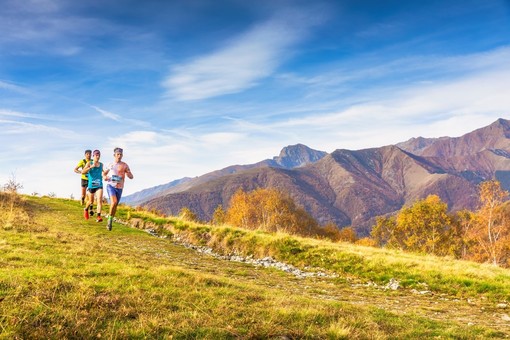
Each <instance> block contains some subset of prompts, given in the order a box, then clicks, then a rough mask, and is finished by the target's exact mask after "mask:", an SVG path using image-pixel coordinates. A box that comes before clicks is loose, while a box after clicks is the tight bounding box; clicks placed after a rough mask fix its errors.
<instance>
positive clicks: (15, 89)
mask: <svg viewBox="0 0 510 340" xmlns="http://www.w3.org/2000/svg"><path fill="white" fill-rule="evenodd" d="M0 89H3V90H8V91H12V92H16V93H21V94H29V93H30V91H28V90H27V89H25V88H23V87H21V86H18V85H15V84H12V83H9V82H5V81H1V80H0Z"/></svg>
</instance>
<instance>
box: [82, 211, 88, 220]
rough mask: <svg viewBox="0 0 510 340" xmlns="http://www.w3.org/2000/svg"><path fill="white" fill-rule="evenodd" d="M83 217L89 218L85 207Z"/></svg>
mask: <svg viewBox="0 0 510 340" xmlns="http://www.w3.org/2000/svg"><path fill="white" fill-rule="evenodd" d="M83 217H85V219H86V220H88V219H89V211H88V210H87V209H83Z"/></svg>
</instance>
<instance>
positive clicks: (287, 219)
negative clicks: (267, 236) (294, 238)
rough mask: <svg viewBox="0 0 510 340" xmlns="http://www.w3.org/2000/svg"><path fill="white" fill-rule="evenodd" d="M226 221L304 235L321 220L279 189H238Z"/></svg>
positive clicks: (314, 230) (310, 231)
mask: <svg viewBox="0 0 510 340" xmlns="http://www.w3.org/2000/svg"><path fill="white" fill-rule="evenodd" d="M225 220H226V222H227V223H229V224H231V225H235V226H239V227H242V228H248V229H260V230H265V231H272V232H276V231H283V232H288V233H297V234H301V235H313V234H315V233H316V232H317V230H316V229H317V222H316V221H315V220H314V219H313V218H312V217H311V216H310V215H309V214H308V213H307V212H306V211H305V210H304V209H302V208H300V207H298V206H297V205H296V204H295V203H294V201H293V200H292V198H290V197H289V196H288V195H285V194H283V193H282V192H280V191H278V190H276V189H262V188H259V189H256V190H254V191H252V192H250V193H246V192H244V191H243V190H238V191H237V192H236V193H235V194H234V195H233V196H232V198H231V200H230V206H229V208H228V210H227V213H226V216H225Z"/></svg>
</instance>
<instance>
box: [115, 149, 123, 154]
mask: <svg viewBox="0 0 510 340" xmlns="http://www.w3.org/2000/svg"><path fill="white" fill-rule="evenodd" d="M117 152H118V153H122V152H123V150H122V148H115V149H113V153H117Z"/></svg>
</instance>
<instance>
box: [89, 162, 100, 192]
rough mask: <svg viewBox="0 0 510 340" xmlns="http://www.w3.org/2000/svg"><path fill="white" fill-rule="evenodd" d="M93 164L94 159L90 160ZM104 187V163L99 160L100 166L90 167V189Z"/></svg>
mask: <svg viewBox="0 0 510 340" xmlns="http://www.w3.org/2000/svg"><path fill="white" fill-rule="evenodd" d="M90 164H91V165H93V164H94V161H91V162H90ZM102 187H103V163H101V162H99V166H98V167H97V168H96V167H93V168H90V170H89V185H88V188H89V189H96V188H102Z"/></svg>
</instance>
